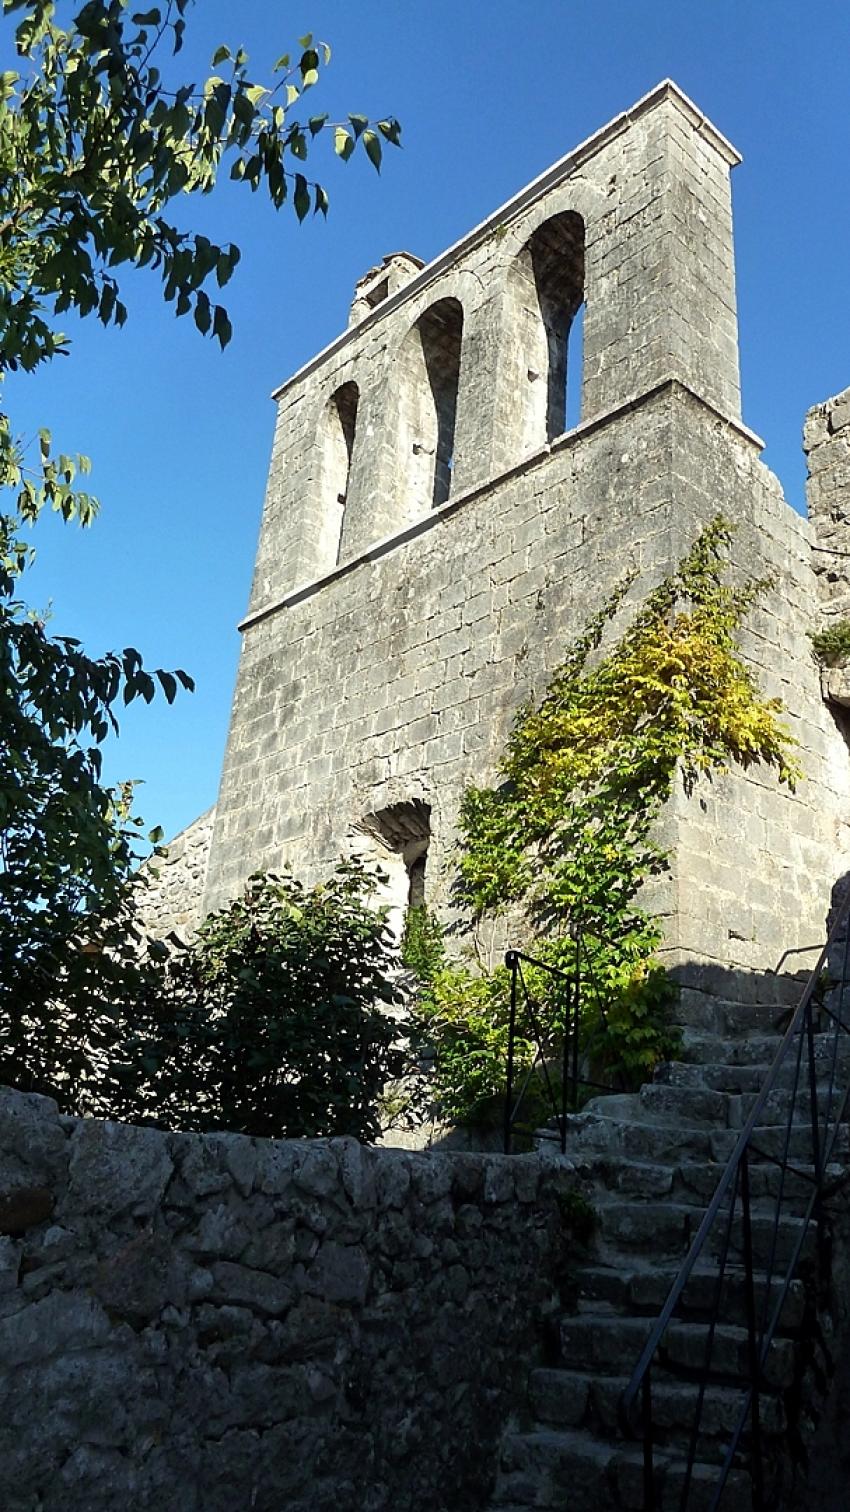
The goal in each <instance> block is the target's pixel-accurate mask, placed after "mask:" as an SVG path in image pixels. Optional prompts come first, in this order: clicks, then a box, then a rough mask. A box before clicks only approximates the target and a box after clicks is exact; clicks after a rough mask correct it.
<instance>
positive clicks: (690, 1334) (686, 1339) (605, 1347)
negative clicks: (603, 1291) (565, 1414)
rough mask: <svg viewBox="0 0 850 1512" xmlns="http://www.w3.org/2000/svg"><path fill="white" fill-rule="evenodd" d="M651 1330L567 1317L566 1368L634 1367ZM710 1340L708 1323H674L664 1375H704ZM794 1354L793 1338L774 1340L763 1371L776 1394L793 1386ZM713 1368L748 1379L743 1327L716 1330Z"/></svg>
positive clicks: (640, 1323)
mask: <svg viewBox="0 0 850 1512" xmlns="http://www.w3.org/2000/svg"><path fill="white" fill-rule="evenodd" d="M652 1326H653V1319H652V1318H645V1317H638V1318H628V1317H618V1316H617V1317H612V1315H611V1314H610V1313H597V1314H592V1313H584V1314H580V1315H579V1314H576V1315H572V1316H569V1317H566V1318H563V1319H562V1321H561V1328H560V1337H561V1356H562V1359H563V1363H564V1364H565V1365H566V1366H568V1367H570V1368H572V1369H573V1370H579V1371H586V1372H587V1373H588V1374H589V1375H593V1376H596V1375H597V1374H599V1373H600V1372H602V1373H603V1374H605V1373H612V1372H613V1371H616V1370H617V1369H621V1368H622V1364H623V1361H624V1359H625V1360H628V1361H630V1362H632V1363H635V1364H636V1363H637V1360H638V1357H639V1355H640V1352H641V1350H642V1348H643V1346H644V1344H645V1343H646V1340H647V1339H648V1337H649V1334H650V1332H651V1330H652ZM708 1337H709V1332H708V1325H707V1324H705V1323H697V1322H684V1321H680V1320H678V1319H673V1320H671V1322H670V1324H669V1325H668V1327H667V1329H666V1332H665V1334H664V1344H663V1348H664V1369H665V1372H666V1373H668V1374H670V1373H674V1374H675V1373H676V1372H677V1370H681V1371H685V1372H689V1371H702V1370H703V1369H704V1368H705V1362H706V1349H707V1342H708ZM795 1353H796V1345H795V1343H794V1341H793V1340H792V1339H786V1338H774V1339H773V1340H772V1342H771V1345H770V1349H769V1351H768V1356H767V1360H766V1361H765V1368H764V1377H765V1381H766V1383H767V1385H768V1386H769V1387H772V1388H773V1389H774V1390H777V1391H778V1390H784V1389H787V1388H788V1387H789V1386H790V1385H791V1383H792V1381H793V1378H794V1360H795ZM710 1368H711V1370H712V1372H713V1373H714V1374H716V1375H723V1376H732V1377H738V1378H740V1379H741V1380H742V1381H743V1380H746V1378H747V1373H748V1368H749V1357H748V1340H747V1330H746V1329H745V1328H742V1327H740V1326H739V1325H737V1324H731V1323H719V1324H718V1325H717V1326H716V1327H715V1330H714V1336H713V1339H712V1341H711V1353H710Z"/></svg>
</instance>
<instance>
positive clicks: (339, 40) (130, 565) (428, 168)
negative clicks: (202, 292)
mask: <svg viewBox="0 0 850 1512" xmlns="http://www.w3.org/2000/svg"><path fill="white" fill-rule="evenodd" d="M234 18H235V19H234ZM189 26H190V34H191V36H192V43H191V45H190V46H189V47H187V49H186V54H184V56H186V57H187V58H188V60H189V61H188V63H187V68H189V74H188V76H189V77H192V76H193V75H194V76H196V77H199V76H200V75H201V71H202V66H203V62H204V61H205V60H206V58H207V57H208V55H209V53H211V51H212V48H213V46H214V45H215V44H216V43H217V42H219V41H227V42H231V43H233V44H238V43H240V42H241V43H244V45H245V46H246V47H247V48H248V50H249V52H250V53H251V57H252V61H253V60H256V65H257V68H256V71H257V76H258V77H260V78H262V77H263V67H262V65H263V64H264V63H267V62H270V61H271V60H273V59H274V57H276V56H277V54H278V53H279V52H282V51H284V50H285V49H286V48H287V47H288V46H289V45H290V44H291V43H292V42H293V41H294V39H295V38H297V36H298V35H299V34H301V33H302V32H304V31H307V30H312V31H313V32H314V34H315V35H317V36H319V37H322V38H325V39H327V40H328V41H329V42H330V43H331V44H332V45H333V48H334V58H333V63H332V66H331V68H330V70H329V71H328V74H327V82H326V84H325V85H323V86H322V87H321V88H320V89H319V90H316V91H314V92H313V94H312V96H311V97H310V98H311V111H312V110H316V111H318V110H328V111H329V112H330V113H331V115H332V116H334V117H338V116H339V115H341V114H345V113H346V112H348V111H360V112H363V113H367V114H370V115H373V116H381V115H386V114H390V113H394V114H396V115H397V116H398V117H399V118H400V119H401V121H402V125H403V141H404V150H403V151H402V152H395V153H394V152H389V153H388V156H387V160H386V165H385V169H384V172H383V174H382V175H381V177H380V179H379V178H378V177H377V176H376V174H375V173H374V171H373V170H372V168H371V167H370V166H369V164H368V163H367V162H366V160H365V158H363V159H362V161H361V160H360V157H359V155H358V156H357V157H356V158H355V159H354V160H353V161H352V162H350V163H349V164H348V165H347V166H344V165H342V164H341V163H338V162H337V161H335V160H333V159H332V157H331V155H330V152H329V150H327V149H326V151H325V152H324V153H317V154H316V157H315V159H314V161H313V163H312V165H311V168H312V175H313V176H316V177H319V178H321V179H322V181H323V182H325V184H326V185H327V187H328V189H329V191H330V196H331V212H330V216H329V218H328V221H327V222H326V223H323V222H322V221H321V220H317V221H314V222H309V223H307V224H305V225H304V226H303V227H300V228H299V226H298V224H297V222H296V220H295V217H294V215H293V214H292V212H291V211H289V210H288V209H286V210H284V211H283V212H282V213H281V214H280V215H278V216H276V215H275V214H274V212H273V211H272V210H271V209H270V208H268V207H267V206H266V205H265V204H263V203H261V202H260V199H259V197H256V198H254V197H252V196H251V195H250V193H249V192H248V191H247V190H245V189H242V188H237V187H236V186H231V185H230V184H225V185H223V192H222V193H221V195H220V196H217V197H215V198H214V199H211V200H206V201H203V202H200V203H198V205H197V206H196V207H195V208H194V209H192V207H191V206H190V205H189V204H188V203H187V206H186V210H185V217H186V220H185V223H186V225H187V227H188V226H192V228H193V229H198V230H202V231H205V232H207V233H208V234H211V235H213V236H216V237H218V238H222V239H232V240H234V241H236V242H237V243H239V245H240V246H241V248H242V252H243V259H242V264H241V267H240V268H239V270H238V272H237V275H236V278H235V280H234V282H233V283H232V284H231V286H230V289H229V291H228V296H227V304H228V307H229V310H230V314H231V317H232V319H233V324H234V328H235V336H234V340H233V342H232V344H231V346H230V347H229V348H228V350H227V352H226V353H225V354H224V355H222V354H221V353H220V352H219V350H218V347H217V345H213V343H212V342H208V341H207V342H205V341H204V340H203V339H202V338H201V337H200V336H199V335H198V333H197V332H196V331H195V329H194V326H193V325H192V324H191V320H189V321H186V320H183V321H179V322H178V321H175V319H174V317H173V314H172V311H171V308H170V307H167V308H166V307H164V306H163V305H162V303H161V300H160V298H159V285H158V283H157V281H156V278H155V276H153V275H149V276H145V277H141V276H138V277H136V278H134V279H133V281H132V284H131V285H130V287H129V288H128V304H129V306H130V321H129V323H128V325H127V326H126V327H125V329H124V330H123V331H120V332H112V331H110V332H103V331H102V330H101V329H100V328H99V327H97V328H96V327H95V326H94V324H93V323H91V322H87V323H86V325H85V326H83V327H81V328H80V329H79V330H78V331H76V330H75V340H74V347H73V350H72V354H71V356H70V358H69V359H68V360H67V361H57V362H55V363H54V364H53V365H52V368H51V369H50V370H49V371H47V370H46V371H45V372H44V373H43V374H41V375H38V376H36V377H32V378H20V379H15V381H14V383H10V384H9V385H8V390H9V391H8V393H7V395H6V399H7V403H8V405H9V408H10V410H11V414H12V418H13V421H14V423H15V424H16V427H18V428H20V429H22V430H25V431H32V430H33V429H34V428H35V427H36V426H38V425H41V424H47V425H49V426H50V427H51V428H52V429H53V431H54V435H55V440H56V442H57V444H59V445H61V447H62V448H63V449H65V450H69V451H70V450H81V451H85V452H88V453H89V454H90V455H91V456H92V458H93V460H94V464H95V466H94V475H93V486H94V489H95V491H96V492H97V493H98V494H99V495H100V497H101V499H102V502H103V512H102V514H101V517H100V519H99V521H98V522H97V523H96V525H95V526H94V528H93V530H91V531H89V532H87V533H80V532H77V531H69V530H68V529H67V528H66V527H61V526H59V525H58V524H57V523H56V522H54V521H50V522H48V523H47V525H46V526H45V527H44V528H41V527H40V528H39V532H38V544H39V551H40V559H39V565H38V567H37V569H36V572H35V573H34V574H33V576H32V580H31V586H30V589H29V597H30V600H31V601H32V600H35V601H37V602H38V603H39V605H43V604H45V603H46V602H47V601H48V600H51V601H52V604H53V614H54V619H53V624H54V628H55V629H56V630H57V631H58V632H63V633H68V634H75V635H78V636H80V637H81V638H82V639H83V641H84V642H85V644H86V646H87V648H88V649H89V650H91V651H92V652H98V653H100V652H102V651H105V650H107V649H110V648H111V647H113V646H119V647H120V646H125V645H134V646H137V647H139V649H140V650H142V651H143V653H144V655H145V658H146V660H147V662H148V664H149V665H161V666H165V667H174V666H182V667H185V668H186V669H187V670H188V671H190V672H191V673H192V674H193V676H194V677H195V678H196V681H197V692H196V693H195V695H194V696H192V697H190V696H185V697H182V698H180V700H179V702H178V704H177V705H176V706H175V707H173V708H171V709H168V708H167V707H166V706H165V704H164V703H162V705H161V706H159V705H158V704H157V705H154V706H152V707H150V708H145V707H142V708H140V709H139V710H138V712H136V711H135V710H132V709H131V710H130V711H129V712H128V714H127V716H126V718H125V720H124V724H123V731H122V736H121V738H120V740H119V741H118V742H116V743H114V745H113V746H112V747H111V749H110V751H109V753H108V760H107V775H108V777H109V778H110V780H117V779H119V778H124V777H133V778H139V779H142V780H143V781H144V783H145V787H144V788H142V789H141V793H140V808H141V810H142V812H143V813H144V815H145V817H146V819H148V821H149V822H150V823H151V824H153V823H161V824H162V825H163V826H164V827H165V829H166V830H167V831H168V832H169V833H174V832H175V831H176V830H178V829H179V828H181V827H182V826H183V825H184V824H185V823H187V822H188V821H189V820H191V819H192V818H193V817H194V816H195V815H196V814H197V813H199V812H200V811H201V810H203V809H204V808H206V807H207V806H208V805H209V804H210V803H212V802H213V801H214V800H215V796H216V789H217V784H218V776H219V770H220V765H221V759H222V754H223V748H224V740H225V735H226V730H227V721H228V714H229V707H230V699H231V696H232V689H233V682H234V677H235V672H236V661H237V654H238V636H237V633H236V623H237V620H238V619H239V618H240V616H241V615H242V613H243V612H244V610H245V606H246V603H247V597H248V588H249V581H250V574H251V567H252V562H253V556H254V548H255V544H256V534H257V527H258V521H259V514H260V508H261V504H262V495H263V487H264V481H265V472H266V465H267V460H268V453H269V448H270V444H271V435H272V425H273V405H272V403H271V401H270V399H269V393H270V391H271V389H272V387H273V386H274V385H275V384H276V383H278V382H280V381H281V380H283V379H284V378H286V377H287V376H288V375H289V374H290V373H291V372H293V371H294V370H295V369H296V368H297V367H298V366H299V365H300V364H301V363H302V362H303V361H305V360H306V359H307V358H308V357H310V356H311V354H312V353H313V352H314V351H316V350H317V349H318V348H319V347H321V346H323V345H324V344H325V343H326V342H327V341H329V340H330V339H332V338H333V337H334V336H335V335H336V334H337V332H338V331H339V330H340V329H341V328H342V327H343V326H344V324H345V321H346V316H347V310H348V304H349V301H350V298H351V293H352V289H353V285H354V283H355V281H356V279H357V278H358V277H359V276H360V275H361V274H362V273H363V272H364V271H365V270H366V269H367V268H369V267H370V266H371V265H372V264H374V263H375V262H376V261H378V260H379V258H380V257H381V255H382V254H383V253H385V252H388V251H394V250H396V249H398V248H407V249H409V250H410V251H413V252H416V253H418V254H419V255H420V256H421V257H423V258H425V259H430V258H431V257H433V256H434V255H435V254H436V253H438V252H439V251H440V250H441V249H442V248H443V247H445V246H447V245H448V244H449V243H451V242H452V241H454V240H455V239H456V238H457V237H459V236H461V235H462V234H463V233H464V232H465V231H466V230H468V229H469V228H470V227H472V226H473V225H475V223H476V222H477V221H479V220H480V219H482V217H483V216H485V215H486V214H487V213H488V212H490V211H491V210H493V209H495V208H496V207H497V206H498V205H499V204H501V203H502V202H503V201H504V200H505V199H507V198H508V197H509V196H510V195H511V194H512V193H513V192H514V191H516V190H517V189H519V188H521V187H522V185H523V184H525V183H526V182H528V180H529V179H531V178H532V177H534V176H535V175H536V174H537V173H539V172H540V171H541V170H542V169H543V168H545V167H546V166H547V165H548V164H549V163H551V162H553V161H554V160H555V159H556V158H558V157H560V156H561V155H562V154H563V153H564V152H566V151H568V150H569V149H570V148H571V147H572V146H574V145H575V144H576V143H577V142H578V141H580V140H581V139H582V138H584V137H586V136H588V135H589V134H590V133H591V132H593V131H594V130H596V129H597V127H599V126H601V125H603V124H604V122H605V121H607V120H609V119H610V118H611V117H612V116H614V115H616V114H618V113H619V111H621V110H623V109H624V108H626V107H627V106H629V105H630V104H632V103H633V102H634V101H635V100H636V99H637V98H638V97H639V96H640V95H642V94H644V93H646V91H647V90H648V89H650V88H651V87H652V86H653V85H655V84H656V83H658V82H659V80H661V79H662V78H665V77H668V76H669V77H671V78H673V79H675V80H676V82H677V83H678V84H679V85H680V86H681V87H682V88H683V89H684V90H685V91H686V93H688V94H689V95H691V96H692V98H693V99H694V100H695V101H696V102H697V104H698V105H699V106H700V107H701V108H702V109H703V110H704V111H705V112H706V114H707V115H709V116H710V117H711V118H712V120H713V121H714V122H715V124H716V125H717V126H718V127H719V128H720V129H721V131H723V132H724V133H725V134H726V135H727V136H729V137H730V138H731V140H732V141H733V142H734V143H735V145H736V146H737V147H738V148H739V150H740V151H741V152H742V153H743V155H744V163H743V165H742V166H741V167H740V168H738V169H736V171H735V174H734V178H733V185H734V203H735V212H736V232H737V261H738V299H739V314H740V329H741V347H742V376H743V386H744V417H745V419H746V421H747V422H748V423H749V424H750V425H751V426H752V427H753V429H755V430H756V431H758V432H759V433H760V434H761V435H762V436H764V437H765V438H766V440H767V443H768V445H767V453H766V460H767V461H768V462H769V464H770V465H771V466H772V467H773V468H774V469H775V471H776V472H777V473H778V474H779V476H780V478H781V479H782V482H783V484H784V486H785V490H786V495H787V497H788V498H789V499H790V501H791V502H792V503H793V504H794V506H795V507H796V508H800V509H802V508H803V485H804V477H805V471H804V466H803V459H802V454H801V451H800V427H801V424H802V419H803V414H804V411H805V409H806V408H807V407H808V406H809V405H810V404H813V403H815V402H816V401H818V400H820V399H823V398H826V397H827V396H828V395H830V394H832V393H834V392H836V391H838V390H839V389H841V388H843V387H845V386H847V385H848V384H850V339H848V338H850V298H848V269H849V268H850V264H849V263H848V247H850V192H848V190H850V130H848V119H850V112H848V106H850V46H848V44H850V7H846V6H839V5H835V4H834V3H832V4H829V5H827V4H826V3H824V0H807V3H805V4H803V3H801V0H530V3H529V0H523V3H520V0H490V3H488V4H483V3H473V0H428V3H427V4H424V5H418V6H414V5H411V4H409V3H407V4H399V3H397V0H395V3H394V0H381V3H378V0H360V3H358V4H357V5H352V4H350V3H348V4H341V3H339V0H325V3H319V0H298V3H297V4H289V5H286V6H281V5H279V4H275V3H273V0H241V3H240V4H239V5H238V6H234V5H232V4H227V3H224V0H197V4H196V6H195V8H194V11H193V12H192V13H191V14H190V17H189ZM195 59H197V60H200V61H198V62H197V65H196V66H192V64H193V61H194V60H195ZM0 66H2V67H4V68H6V67H9V66H11V59H9V58H8V57H7V59H6V61H4V62H2V64H0ZM312 102H315V103H312Z"/></svg>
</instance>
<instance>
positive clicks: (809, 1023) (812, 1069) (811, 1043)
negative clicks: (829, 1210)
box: [804, 998, 829, 1285]
mask: <svg viewBox="0 0 850 1512" xmlns="http://www.w3.org/2000/svg"><path fill="white" fill-rule="evenodd" d="M804 1023H805V1030H806V1047H807V1051H808V1061H809V1101H810V1102H811V1119H812V1165H813V1166H814V1169H815V1184H816V1192H817V1196H816V1197H815V1207H814V1218H815V1224H816V1227H817V1236H818V1271H819V1275H820V1282H821V1285H824V1284H825V1283H826V1281H827V1279H828V1276H829V1256H828V1252H827V1242H826V1229H825V1227H824V1215H823V1203H822V1200H821V1194H822V1192H823V1160H822V1157H821V1146H820V1129H819V1128H818V1084H817V1066H816V1063H815V1026H814V1015H813V1014H812V1000H811V998H809V1001H808V1002H807V1004H806V1016H805V1020H804Z"/></svg>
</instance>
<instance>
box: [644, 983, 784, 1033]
mask: <svg viewBox="0 0 850 1512" xmlns="http://www.w3.org/2000/svg"><path fill="white" fill-rule="evenodd" d="M797 1001H799V997H798V998H797V999H795V1002H794V1004H793V1006H794V1007H796V1003H797ZM791 1009H792V1005H789V1004H781V1003H770V1002H761V1003H737V1002H733V1001H732V1000H731V999H729V998H712V997H708V996H706V994H704V993H701V992H690V991H688V990H683V991H682V992H681V993H680V995H679V1000H678V1002H677V1003H676V1005H675V1007H674V1017H675V1019H676V1023H677V1024H679V1026H680V1027H681V1028H682V1029H683V1030H687V1029H697V1030H700V1031H701V1032H703V1033H705V1034H717V1035H720V1036H722V1037H723V1038H728V1039H736V1038H738V1037H741V1036H744V1035H749V1034H779V1033H781V1032H782V1031H784V1029H785V1028H786V1027H787V1024H788V1020H789V1017H790V1013H791Z"/></svg>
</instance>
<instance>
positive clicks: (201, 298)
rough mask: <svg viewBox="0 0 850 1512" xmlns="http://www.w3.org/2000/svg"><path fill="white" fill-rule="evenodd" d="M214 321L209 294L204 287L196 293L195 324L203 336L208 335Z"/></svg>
mask: <svg viewBox="0 0 850 1512" xmlns="http://www.w3.org/2000/svg"><path fill="white" fill-rule="evenodd" d="M211 323H212V312H211V310H210V302H209V298H208V296H207V295H206V294H205V293H204V291H203V289H199V290H198V292H197V294H196V295H195V325H196V326H197V327H198V330H199V331H200V333H201V335H202V336H206V334H207V332H208V331H209V328H210V325H211Z"/></svg>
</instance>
